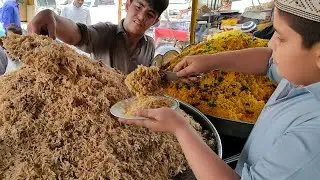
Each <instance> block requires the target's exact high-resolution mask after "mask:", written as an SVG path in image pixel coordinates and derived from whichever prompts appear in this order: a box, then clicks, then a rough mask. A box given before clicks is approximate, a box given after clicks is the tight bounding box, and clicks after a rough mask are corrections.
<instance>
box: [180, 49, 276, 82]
mask: <svg viewBox="0 0 320 180" xmlns="http://www.w3.org/2000/svg"><path fill="white" fill-rule="evenodd" d="M271 56H272V50H271V49H270V48H251V49H243V50H238V51H229V52H222V53H217V54H211V55H196V56H188V57H185V58H184V59H183V60H182V61H181V62H180V63H178V64H177V66H176V67H175V68H174V71H176V72H177V75H178V76H181V77H182V76H189V75H192V74H198V73H208V72H210V71H212V70H215V69H220V70H226V71H235V72H242V73H246V74H256V75H266V74H267V70H268V63H269V59H270V57H271Z"/></svg>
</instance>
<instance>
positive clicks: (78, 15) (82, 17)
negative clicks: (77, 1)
mask: <svg viewBox="0 0 320 180" xmlns="http://www.w3.org/2000/svg"><path fill="white" fill-rule="evenodd" d="M61 16H62V17H65V18H68V19H70V20H72V21H73V22H75V23H82V24H85V25H91V16H90V11H89V9H88V8H85V7H83V6H81V7H79V8H78V7H76V6H75V5H74V4H73V3H72V4H69V5H67V6H66V7H64V8H63V9H62V11H61Z"/></svg>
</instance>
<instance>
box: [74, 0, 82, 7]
mask: <svg viewBox="0 0 320 180" xmlns="http://www.w3.org/2000/svg"><path fill="white" fill-rule="evenodd" d="M74 3H75V5H76V6H77V7H81V6H82V5H83V0H74Z"/></svg>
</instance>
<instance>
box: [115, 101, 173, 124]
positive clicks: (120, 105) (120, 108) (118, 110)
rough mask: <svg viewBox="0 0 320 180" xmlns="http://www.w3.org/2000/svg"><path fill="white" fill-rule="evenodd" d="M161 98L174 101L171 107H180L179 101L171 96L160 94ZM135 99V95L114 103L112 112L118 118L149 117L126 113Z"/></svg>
mask: <svg viewBox="0 0 320 180" xmlns="http://www.w3.org/2000/svg"><path fill="white" fill-rule="evenodd" d="M159 97H161V98H167V99H170V100H172V101H173V105H172V106H171V107H170V108H171V109H174V110H175V109H177V108H178V107H179V102H178V101H177V100H175V99H173V98H171V97H167V96H159ZM134 100H135V97H133V98H129V99H125V100H123V101H119V102H117V103H116V104H114V105H113V106H112V107H111V108H110V112H111V114H112V115H114V116H116V117H118V118H122V119H141V120H142V119H147V118H144V117H136V116H132V115H128V114H125V108H126V107H127V106H128V105H129V104H130V103H132V102H133V101H134Z"/></svg>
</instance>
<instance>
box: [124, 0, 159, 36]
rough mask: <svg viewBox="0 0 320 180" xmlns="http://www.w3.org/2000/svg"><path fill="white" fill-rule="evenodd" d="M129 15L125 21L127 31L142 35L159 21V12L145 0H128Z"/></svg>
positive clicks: (127, 9)
mask: <svg viewBox="0 0 320 180" xmlns="http://www.w3.org/2000/svg"><path fill="white" fill-rule="evenodd" d="M126 11H127V17H126V19H125V21H124V23H125V28H126V31H128V32H129V33H130V34H133V35H142V34H144V32H145V31H146V30H147V29H149V28H150V27H151V26H152V25H154V24H155V23H157V22H158V17H159V14H158V13H157V12H155V11H154V10H153V9H151V8H150V7H149V5H148V3H147V2H146V1H145V0H133V1H132V2H130V0H127V3H126Z"/></svg>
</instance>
